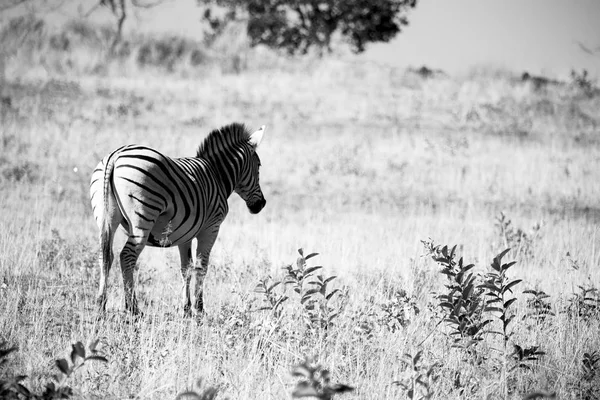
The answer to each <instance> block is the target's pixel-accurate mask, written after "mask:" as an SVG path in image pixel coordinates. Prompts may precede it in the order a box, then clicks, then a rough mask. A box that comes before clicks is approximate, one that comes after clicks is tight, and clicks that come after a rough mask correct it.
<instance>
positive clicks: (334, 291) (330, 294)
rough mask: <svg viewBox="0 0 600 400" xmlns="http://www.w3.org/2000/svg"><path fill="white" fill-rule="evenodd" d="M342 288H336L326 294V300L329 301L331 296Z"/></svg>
mask: <svg viewBox="0 0 600 400" xmlns="http://www.w3.org/2000/svg"><path fill="white" fill-rule="evenodd" d="M339 291H340V289H334V290H333V291H332V292H330V293H329V294H328V295H327V296H325V300H327V301H329V299H331V297H332V296H333V295H334V294H336V293H337V292H339Z"/></svg>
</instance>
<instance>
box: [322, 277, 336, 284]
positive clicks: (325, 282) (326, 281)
mask: <svg viewBox="0 0 600 400" xmlns="http://www.w3.org/2000/svg"><path fill="white" fill-rule="evenodd" d="M335 278H337V276H336V275H332V276H330V277H329V278H327V279H325V281H323V284H327V283H329V282H331V281H332V280H334V279H335Z"/></svg>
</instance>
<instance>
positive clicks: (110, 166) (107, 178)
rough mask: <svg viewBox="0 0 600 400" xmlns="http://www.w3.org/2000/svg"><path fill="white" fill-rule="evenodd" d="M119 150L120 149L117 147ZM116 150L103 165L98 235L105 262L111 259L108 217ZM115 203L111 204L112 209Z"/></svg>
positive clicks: (110, 233) (116, 155)
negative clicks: (101, 205) (100, 215)
mask: <svg viewBox="0 0 600 400" xmlns="http://www.w3.org/2000/svg"><path fill="white" fill-rule="evenodd" d="M119 150H120V149H119ZM119 150H117V151H115V152H113V153H112V154H110V155H109V156H108V158H107V160H106V165H105V166H104V186H103V189H102V198H103V200H102V202H103V208H104V212H103V213H102V228H101V230H100V237H101V241H102V256H103V258H104V260H105V262H106V260H111V259H112V254H111V253H112V242H113V238H112V236H113V230H112V229H111V227H110V217H109V212H110V209H111V202H114V201H116V199H115V198H114V193H113V191H112V184H111V182H112V178H113V172H114V170H115V161H117V158H118V154H119V153H120V151H119ZM114 206H116V204H113V207H112V208H113V210H114ZM109 268H110V266H109Z"/></svg>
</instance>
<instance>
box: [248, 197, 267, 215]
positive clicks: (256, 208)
mask: <svg viewBox="0 0 600 400" xmlns="http://www.w3.org/2000/svg"><path fill="white" fill-rule="evenodd" d="M265 204H267V201H266V200H265V199H264V198H262V199H260V200H258V201H257V202H256V203H252V204H248V210H250V213H251V214H258V213H259V212H260V210H262V209H263V208H265Z"/></svg>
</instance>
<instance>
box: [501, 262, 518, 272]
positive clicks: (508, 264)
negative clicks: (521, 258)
mask: <svg viewBox="0 0 600 400" xmlns="http://www.w3.org/2000/svg"><path fill="white" fill-rule="evenodd" d="M516 263H517V262H516V261H511V262H509V263H506V264H504V265H502V270H503V271H506V270H507V269H509V268H510V267H512V266H513V265H515V264H516Z"/></svg>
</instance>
